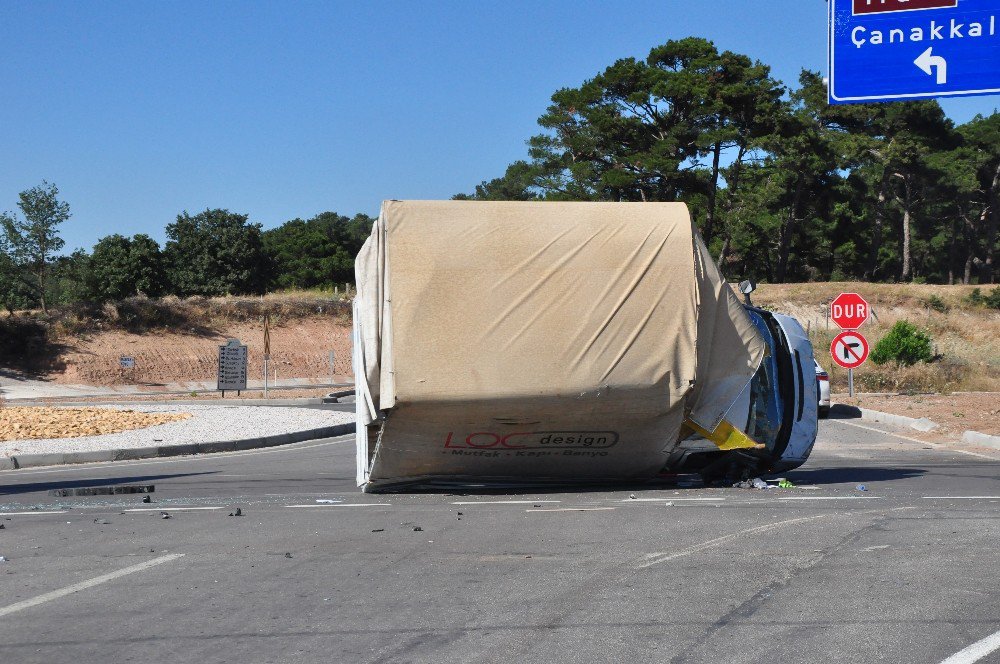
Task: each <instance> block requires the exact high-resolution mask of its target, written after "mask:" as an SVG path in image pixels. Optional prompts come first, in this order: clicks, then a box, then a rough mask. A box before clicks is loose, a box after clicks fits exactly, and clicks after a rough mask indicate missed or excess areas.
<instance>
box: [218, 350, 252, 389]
mask: <svg viewBox="0 0 1000 664" xmlns="http://www.w3.org/2000/svg"><path fill="white" fill-rule="evenodd" d="M217 385H218V386H217V387H216V389H218V390H222V391H225V390H237V391H240V390H245V389H247V347H246V346H245V345H243V344H241V343H240V340H239V339H230V340H229V341H227V342H226V344H225V345H224V346H219V374H218V382H217Z"/></svg>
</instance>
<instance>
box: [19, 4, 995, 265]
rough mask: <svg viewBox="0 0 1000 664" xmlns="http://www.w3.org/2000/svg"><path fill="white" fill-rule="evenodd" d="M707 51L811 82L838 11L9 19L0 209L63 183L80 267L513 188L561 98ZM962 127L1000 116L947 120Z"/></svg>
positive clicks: (351, 11)
mask: <svg viewBox="0 0 1000 664" xmlns="http://www.w3.org/2000/svg"><path fill="white" fill-rule="evenodd" d="M690 35H695V36H701V37H706V38H708V39H711V40H713V41H714V42H715V43H716V45H717V46H718V47H719V48H720V49H731V50H734V51H738V52H742V53H746V54H748V55H750V56H752V57H754V58H757V59H760V60H762V61H764V62H765V63H768V64H770V65H771V66H772V67H773V69H774V74H775V76H776V77H777V78H779V79H781V80H783V81H784V82H786V83H788V84H793V83H795V82H796V80H797V77H798V72H799V70H800V69H801V68H802V67H807V68H811V69H816V70H821V71H824V73H825V60H826V3H825V2H823V0H768V1H767V2H761V1H759V0H757V1H754V0H717V1H715V2H707V1H706V0H656V1H652V2H643V1H639V2H628V3H625V2H622V3H618V2H596V1H594V2H583V1H580V0H576V1H573V2H543V1H541V0H535V1H534V2H519V1H512V0H508V1H505V2H502V3H499V2H498V3H496V4H495V5H492V6H487V3H485V2H477V1H473V0H469V1H467V2H419V3H418V2H378V1H371V2H364V1H358V0H353V1H351V2H280V3H279V2H232V3H230V2H212V1H198V2H177V1H171V2H127V3H126V2H114V3H113V2H41V1H37V0H30V1H28V0H21V1H13V0H7V1H5V2H0V48H2V53H3V57H2V58H0V99H2V101H0V210H4V209H11V210H12V209H14V208H15V206H16V203H17V193H18V192H19V191H22V190H23V189H26V188H28V187H31V186H33V185H35V184H38V183H39V182H41V180H42V179H47V180H49V181H50V182H55V183H56V184H57V185H58V186H59V188H60V190H61V197H62V198H63V199H64V200H66V201H67V202H69V203H70V205H71V207H72V212H73V218H72V219H70V221H68V222H67V223H66V224H65V225H64V227H63V237H64V238H65V239H66V241H67V242H66V243H67V247H66V249H67V250H71V249H73V248H76V247H85V248H87V249H89V248H90V247H91V246H92V245H93V243H94V242H95V241H96V240H97V239H98V238H99V237H102V236H104V235H108V234H111V233H116V232H117V233H123V234H126V235H131V234H134V233H148V234H150V235H152V236H153V237H154V238H156V239H157V240H159V241H161V242H162V241H163V238H164V234H163V227H164V226H165V225H166V224H167V223H168V222H170V221H172V220H173V219H174V217H175V216H176V215H177V213H178V212H180V211H182V210H188V211H190V212H198V211H201V210H204V209H205V208H208V207H224V208H229V209H230V210H233V211H237V212H242V213H245V214H249V215H250V217H251V220H252V221H256V222H260V223H262V224H263V225H264V227H265V228H270V227H273V226H276V225H279V224H280V223H282V222H283V221H285V220H287V219H291V218H294V217H303V218H306V217H310V216H313V215H314V214H316V213H318V212H321V211H324V210H332V211H336V212H339V213H341V214H347V215H353V214H354V213H356V212H365V213H368V214H373V215H374V214H376V213H377V212H378V208H379V203H380V202H381V200H382V199H385V198H447V197H450V196H451V195H452V194H455V193H458V192H468V191H471V190H472V188H473V187H474V186H475V185H476V184H477V183H478V182H480V181H481V180H484V179H489V178H493V177H496V176H498V175H500V174H502V172H503V170H504V168H505V167H506V165H507V164H508V163H510V162H511V161H513V160H515V159H518V158H522V157H524V156H525V145H524V141H525V140H526V139H527V138H528V137H529V136H531V135H532V134H534V133H537V132H538V127H537V125H536V124H535V121H536V119H537V118H538V116H539V115H540V114H541V113H542V112H543V111H544V110H545V107H546V105H547V103H548V100H549V97H550V96H551V94H552V93H553V92H554V91H555V90H557V89H558V88H560V87H566V86H576V85H579V84H580V83H582V82H583V81H584V80H585V79H587V78H590V77H592V76H593V75H594V74H596V73H598V72H599V71H601V70H602V69H603V68H604V67H606V66H607V65H609V64H611V63H612V62H614V61H615V60H616V59H618V58H621V57H626V56H637V57H643V56H645V55H646V53H648V51H649V49H650V48H651V47H652V46H654V45H658V44H661V43H663V42H665V41H666V40H668V39H673V38H681V37H686V36H690ZM944 106H945V109H946V111H947V112H948V114H949V115H950V116H951V117H952V118H953V119H954V120H955V121H956V122H964V121H966V120H968V119H970V118H971V117H973V116H974V115H975V114H976V113H985V114H988V113H990V112H992V111H993V109H994V108H996V107H997V106H1000V97H978V98H966V99H957V100H949V101H946V102H944Z"/></svg>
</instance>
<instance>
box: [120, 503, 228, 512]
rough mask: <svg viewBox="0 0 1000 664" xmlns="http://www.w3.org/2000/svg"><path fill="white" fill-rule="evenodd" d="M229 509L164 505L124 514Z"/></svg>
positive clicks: (133, 508)
mask: <svg viewBox="0 0 1000 664" xmlns="http://www.w3.org/2000/svg"><path fill="white" fill-rule="evenodd" d="M224 509H228V508H226V507H223V506H221V505H220V506H218V507H216V506H212V507H174V506H173V505H164V506H162V507H132V508H129V509H127V510H122V511H123V512H193V511H195V510H224Z"/></svg>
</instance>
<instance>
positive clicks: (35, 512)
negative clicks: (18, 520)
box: [0, 510, 69, 516]
mask: <svg viewBox="0 0 1000 664" xmlns="http://www.w3.org/2000/svg"><path fill="white" fill-rule="evenodd" d="M68 511H69V510H55V511H52V512H42V511H34V512H0V516H32V515H34V514H66V513H67V512H68Z"/></svg>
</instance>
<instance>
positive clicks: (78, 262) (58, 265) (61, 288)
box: [45, 249, 92, 305]
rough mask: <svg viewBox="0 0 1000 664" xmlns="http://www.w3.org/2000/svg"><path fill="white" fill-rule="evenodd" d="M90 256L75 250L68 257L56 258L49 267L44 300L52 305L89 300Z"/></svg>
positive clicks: (82, 251) (80, 250)
mask: <svg viewBox="0 0 1000 664" xmlns="http://www.w3.org/2000/svg"><path fill="white" fill-rule="evenodd" d="M91 281H92V279H91V276H90V255H89V254H88V253H87V252H86V251H84V250H83V249H77V250H75V251H73V253H71V254H69V255H68V256H66V255H63V256H56V257H55V258H53V259H52V261H51V265H50V267H49V276H48V279H47V280H46V283H45V298H46V300H47V301H48V302H49V303H50V304H53V305H65V304H72V303H74V302H81V301H84V300H89V299H90V298H91V292H90V284H91Z"/></svg>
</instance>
